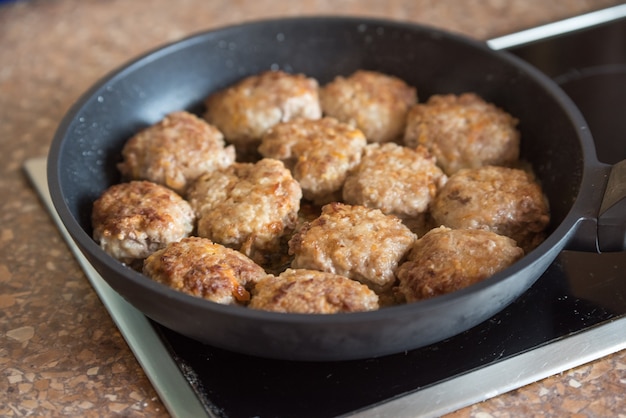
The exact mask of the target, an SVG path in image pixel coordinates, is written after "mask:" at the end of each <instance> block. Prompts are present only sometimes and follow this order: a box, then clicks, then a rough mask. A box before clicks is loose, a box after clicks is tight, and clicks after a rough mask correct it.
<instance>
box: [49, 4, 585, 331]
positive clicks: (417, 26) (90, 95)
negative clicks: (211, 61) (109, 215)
mask: <svg viewBox="0 0 626 418" xmlns="http://www.w3.org/2000/svg"><path fill="white" fill-rule="evenodd" d="M322 21H323V22H325V23H326V22H329V21H333V22H334V23H336V24H345V23H351V24H360V25H363V24H365V25H374V26H376V25H378V26H386V27H392V28H400V29H404V30H408V31H416V30H417V31H426V32H429V33H430V34H431V36H436V37H442V38H448V39H452V40H454V41H455V42H461V43H464V44H469V45H470V46H471V47H473V48H478V49H482V50H484V51H486V52H488V53H490V54H494V55H498V56H499V57H500V59H504V60H507V61H509V62H510V63H511V64H513V65H514V66H516V67H518V68H520V69H521V70H522V71H524V72H525V73H526V74H527V75H529V76H530V77H531V78H533V80H534V81H535V82H538V83H539V84H541V86H542V87H543V88H545V89H546V90H547V91H549V92H550V94H551V95H552V96H553V98H555V99H556V100H557V101H558V103H559V104H560V105H561V107H562V108H563V109H564V110H565V111H566V112H567V114H568V116H569V117H570V119H571V120H572V122H577V123H578V127H579V129H580V130H583V131H584V130H586V131H587V132H588V129H586V123H585V121H584V119H583V117H582V114H581V113H580V111H579V110H578V109H577V107H576V106H575V105H574V104H573V102H572V101H571V99H569V98H568V97H567V95H566V94H565V93H564V92H563V91H561V90H560V88H558V86H557V85H556V84H555V83H554V82H553V81H552V80H550V79H549V78H548V77H547V76H545V75H544V74H543V73H541V72H540V71H539V70H537V69H535V68H534V67H533V66H531V65H530V64H528V63H526V62H524V61H522V60H521V59H519V58H517V57H515V56H513V55H512V54H510V53H508V52H506V51H494V50H492V49H491V48H489V47H488V46H487V45H486V44H485V43H484V42H481V41H478V40H475V39H472V38H470V37H467V36H464V35H461V34H457V33H455V32H451V31H448V30H443V29H439V28H435V27H433V26H429V25H426V24H422V23H414V22H408V21H403V20H394V19H385V18H374V17H367V16H365V17H359V16H335V15H315V16H304V17H284V18H270V19H258V20H250V21H245V22H242V23H237V24H231V25H225V26H221V27H216V28H211V29H208V30H202V31H198V32H196V33H193V34H191V35H188V36H185V37H183V38H181V39H179V40H175V41H172V42H168V43H165V44H163V45H161V46H157V47H155V48H152V49H150V50H148V51H147V52H145V53H143V54H140V55H139V56H137V57H135V58H133V59H131V60H129V61H127V62H126V63H123V64H121V65H120V66H118V67H117V68H116V69H114V70H112V71H111V72H109V73H108V74H106V75H105V76H103V77H101V78H100V79H99V80H98V81H97V82H96V83H94V84H93V85H92V86H91V87H90V88H89V89H88V90H86V91H85V92H84V93H83V94H82V95H81V96H80V97H79V98H78V100H77V101H76V102H75V103H74V104H73V105H72V107H71V108H70V109H69V110H68V112H67V113H66V114H65V116H64V117H63V119H62V120H61V123H60V124H59V127H58V128H57V130H56V132H55V135H54V137H53V140H52V143H51V147H50V151H49V154H48V165H47V167H48V168H47V170H48V187H49V190H50V193H51V195H52V197H53V203H54V206H55V209H56V211H57V213H58V214H59V216H60V218H61V220H62V222H63V224H64V225H65V227H66V228H67V229H68V231H69V232H70V235H71V237H72V239H73V240H74V241H75V242H76V243H77V244H78V246H79V248H80V250H81V251H82V252H83V253H85V255H86V256H87V258H88V259H90V262H92V261H93V260H91V259H92V258H95V259H96V260H97V261H98V262H99V263H102V264H104V265H106V266H107V267H108V268H110V269H111V270H112V271H113V272H114V273H115V274H119V275H120V276H123V277H126V278H128V279H130V280H132V281H133V283H134V284H135V285H137V286H139V287H147V288H148V289H149V290H150V291H153V292H156V293H157V294H158V295H159V296H160V297H164V298H169V299H171V298H174V299H179V300H180V302H181V303H184V304H187V305H191V306H192V307H193V308H194V309H200V310H202V311H207V312H216V313H219V314H224V315H229V316H236V317H240V318H241V319H246V320H262V321H268V322H280V323H285V324H287V323H298V324H305V323H306V324H312V323H315V324H320V325H322V324H325V323H341V322H346V323H350V322H360V321H365V320H367V321H371V320H373V319H379V320H385V319H388V318H389V317H395V316H396V315H398V314H400V315H406V314H407V313H410V312H411V311H416V312H417V311H419V312H427V311H428V310H430V309H435V308H438V307H439V305H445V304H454V303H455V302H456V301H457V300H459V299H463V298H465V297H466V296H468V295H471V294H473V293H479V292H480V291H482V290H483V289H484V288H486V287H490V286H492V285H493V284H495V283H499V282H502V281H506V280H508V279H511V278H512V277H513V276H514V275H515V274H514V273H516V272H518V271H520V270H523V269H525V268H527V267H528V266H530V265H531V264H534V263H535V262H537V261H539V259H540V258H542V257H545V256H546V254H548V253H549V252H552V251H553V250H554V248H559V251H560V249H562V248H563V246H564V245H565V243H566V241H567V239H568V235H571V233H572V230H573V229H574V227H575V224H576V223H577V222H578V221H579V216H578V215H577V214H576V213H575V212H576V208H577V206H578V202H579V200H580V188H579V190H578V192H577V194H576V198H575V199H574V202H573V203H572V205H571V207H570V210H569V212H568V214H567V215H566V216H565V217H564V218H563V220H562V221H561V223H560V224H559V225H557V226H556V227H555V229H554V230H553V231H552V233H550V235H549V236H548V237H547V238H546V240H544V241H543V242H542V243H541V244H540V245H539V246H538V247H537V248H535V249H534V250H533V251H531V252H530V253H529V254H526V255H525V256H524V257H523V258H522V259H520V260H519V261H517V262H516V263H515V264H513V265H512V266H510V267H508V268H506V269H504V270H502V271H500V272H498V273H496V274H494V275H493V276H491V277H490V278H488V279H486V280H483V281H481V282H479V283H476V284H474V285H472V286H469V287H467V288H465V289H461V290H458V291H455V292H452V293H449V294H446V295H442V296H438V297H435V298H432V299H428V300H424V301H420V302H416V303H410V304H404V305H398V306H391V307H385V308H382V309H380V310H376V311H369V312H354V313H345V314H335V315H319V314H296V313H278V312H269V311H261V310H253V309H249V308H243V307H241V306H230V305H222V304H218V303H214V302H211V301H207V300H204V299H201V298H198V297H194V296H191V295H188V294H185V293H182V292H179V291H176V290H174V289H171V288H170V287H168V286H166V285H163V284H160V283H157V282H154V281H152V280H150V279H149V278H148V277H146V276H144V275H143V274H141V273H139V272H136V271H134V270H132V269H130V268H128V267H126V266H124V265H123V264H122V263H120V262H118V261H117V260H115V259H114V258H113V257H111V256H110V255H108V254H106V253H105V252H104V251H103V250H102V249H101V248H100V247H99V246H98V245H97V244H96V243H95V241H93V239H92V237H91V236H89V235H88V234H87V232H86V231H85V230H84V229H83V228H82V227H81V226H80V224H79V222H78V221H77V220H76V218H75V217H74V215H73V214H72V212H71V211H70V210H69V207H68V206H67V204H66V203H65V196H64V192H63V189H62V187H61V182H60V178H61V176H60V170H61V167H60V164H59V158H60V157H61V156H62V155H63V149H64V147H65V146H67V142H66V141H65V137H66V135H67V134H68V132H70V127H71V125H72V124H73V123H74V122H75V121H76V120H77V119H78V117H79V114H80V111H81V109H83V108H84V107H85V106H86V105H87V104H88V103H89V102H90V101H91V100H95V98H96V97H97V96H98V93H99V92H100V91H102V90H103V89H104V88H106V86H107V85H109V84H112V83H114V82H117V81H119V80H120V79H123V78H124V77H125V76H126V75H127V74H128V73H130V72H133V71H136V70H137V69H139V68H142V67H143V66H145V65H149V64H150V62H151V61H154V60H157V59H159V58H162V57H164V56H166V55H168V54H172V53H174V52H176V51H179V50H182V49H185V48H189V47H190V46H191V45H195V44H197V43H202V42H207V41H208V40H209V38H212V37H216V36H219V35H223V34H226V33H228V32H229V31H236V30H246V29H247V28H249V27H251V26H267V25H272V24H279V23H285V22H300V23H304V22H308V23H315V22H322ZM276 31H277V32H280V29H279V28H277V29H276ZM581 127H582V128H581ZM581 135H583V136H585V135H584V132H579V141H578V142H579V143H580V146H581V150H582V155H583V160H584V161H583V170H584V171H587V166H588V162H589V160H590V159H591V160H593V158H594V156H595V149H594V148H593V143H592V142H591V143H590V141H589V140H585V139H584V138H583V137H581ZM587 136H589V138H590V135H589V134H587ZM584 177H585V173H583V176H582V178H583V179H584ZM582 184H583V182H582V181H581V187H582ZM103 275H104V274H103ZM105 279H106V277H105Z"/></svg>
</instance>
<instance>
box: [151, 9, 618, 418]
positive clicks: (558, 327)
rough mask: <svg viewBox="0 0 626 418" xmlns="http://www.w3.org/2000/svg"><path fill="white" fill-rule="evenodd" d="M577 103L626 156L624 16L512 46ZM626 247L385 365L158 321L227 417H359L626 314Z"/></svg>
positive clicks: (559, 274)
mask: <svg viewBox="0 0 626 418" xmlns="http://www.w3.org/2000/svg"><path fill="white" fill-rule="evenodd" d="M509 50H510V51H511V52H513V53H514V54H517V55H518V56H520V57H522V58H523V59H525V60H527V61H528V62H530V63H531V64H533V65H535V66H537V67H538V68H539V69H541V70H542V71H544V72H545V73H546V74H548V75H549V76H550V77H552V78H554V79H555V81H557V82H558V83H559V84H560V85H561V86H562V87H563V88H564V90H565V91H566V92H567V93H568V94H569V95H570V96H571V97H572V99H573V100H574V101H575V102H576V103H577V105H578V106H579V108H580V109H581V111H582V112H583V114H584V116H585V118H586V119H587V120H588V123H589V125H590V128H591V131H592V133H593V135H594V137H595V140H596V147H597V153H598V156H599V159H600V160H601V161H603V162H606V163H616V162H617V161H620V160H622V159H625V158H626V126H625V123H626V117H625V116H626V114H624V109H626V102H625V100H624V97H626V18H622V19H619V20H616V21H613V22H610V23H605V24H602V25H600V26H596V27H593V28H591V29H585V30H578V31H576V32H572V33H568V34H564V35H560V36H556V37H551V38H549V39H544V40H541V41H534V42H530V43H528V44H525V45H524V46H520V47H514V48H510V49H509ZM625 276H626V252H618V253H605V254H594V253H580V252H570V251H564V252H563V253H561V254H560V255H559V256H558V258H557V259H556V261H555V262H554V263H553V264H552V265H551V266H550V268H549V269H548V270H547V271H546V273H545V274H544V275H543V276H542V277H541V278H540V279H539V280H538V281H537V282H536V284H535V285H534V286H533V287H532V288H531V289H530V290H528V291H527V292H526V293H525V294H524V295H523V296H521V297H520V298H519V299H518V300H517V301H516V302H514V303H513V304H512V305H511V306H509V307H508V308H507V309H505V310H504V311H502V312H501V313H499V314H498V315H496V316H494V317H493V318H491V319H490V320H488V321H486V322H484V323H482V324H480V325H479V326H476V327H475V328H473V329H470V330H469V331H467V332H464V333H462V334H460V335H457V336H455V337H453V338H450V339H448V340H445V341H443V342H440V343H437V344H434V345H431V346H428V347H424V348H421V349H417V350H413V351H409V352H405V353H400V354H396V355H391V356H386V357H382V358H376V359H369V360H359V361H347V362H329V363H319V362H314V363H307V362H286V361H278V360H267V359H261V358H255V357H250V356H245V355H241V354H236V353H232V352H228V351H224V350H221V349H217V348H214V347H210V346H207V345H203V344H200V343H198V342H196V341H193V340H191V339H188V338H185V337H183V336H180V335H178V334H176V333H174V332H172V331H170V330H168V329H165V328H163V327H161V326H159V325H157V324H153V325H154V327H155V329H156V330H157V332H158V333H159V335H160V336H161V337H162V339H163V341H164V343H165V345H166V347H167V348H168V350H169V352H170V354H171V355H172V357H173V358H174V360H175V361H176V363H177V364H178V366H179V367H180V369H181V370H182V372H183V374H184V375H185V377H186V378H187V380H188V381H189V382H190V384H191V386H192V387H193V390H194V391H195V392H196V395H197V396H198V398H199V399H200V401H201V403H202V404H203V406H204V407H205V408H206V411H207V414H209V415H212V416H218V417H295V416H298V417H315V418H322V417H331V416H338V415H346V414H352V413H354V412H355V411H360V410H363V409H367V408H369V407H370V406H372V405H376V404H380V403H384V402H386V401H388V400H390V399H396V398H398V397H402V396H405V395H407V394H410V393H414V392H416V391H419V390H422V389H424V388H427V387H429V386H431V385H434V384H437V383H438V382H442V381H448V380H451V379H454V378H455V377H457V376H461V375H464V374H466V373H468V372H470V371H472V370H476V369H479V368H483V367H485V366H488V365H491V364H494V363H497V362H501V361H503V360H505V359H508V358H511V357H514V356H517V355H519V354H520V353H524V352H527V351H529V350H532V349H535V348H537V347H541V346H545V345H546V344H551V343H554V342H555V341H559V340H563V339H565V338H569V337H571V336H572V335H576V334H577V333H580V332H583V331H585V330H589V329H591V328H594V327H598V326H602V325H603V324H607V323H610V322H611V321H613V320H615V319H618V318H622V317H624V316H626V278H625Z"/></svg>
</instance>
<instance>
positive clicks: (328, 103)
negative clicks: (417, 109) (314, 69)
mask: <svg viewBox="0 0 626 418" xmlns="http://www.w3.org/2000/svg"><path fill="white" fill-rule="evenodd" d="M320 102H321V104H322V111H323V113H324V114H325V115H327V116H332V117H334V118H337V119H339V120H340V121H342V122H346V123H350V124H353V125H354V126H356V127H357V128H359V129H360V130H361V131H363V133H364V134H365V137H366V138H367V140H368V142H389V141H394V140H397V139H401V138H402V135H403V133H404V129H405V125H406V115H407V111H408V110H409V108H410V107H411V106H412V105H414V104H415V103H416V102H417V91H416V89H415V88H414V87H411V86H409V85H408V84H406V83H405V82H404V81H403V80H401V79H399V78H397V77H394V76H391V75H387V74H383V73H380V72H376V71H365V70H359V71H356V72H354V73H353V74H351V75H350V76H349V77H341V76H338V77H336V78H335V79H334V80H333V81H331V82H330V83H328V84H326V85H325V86H324V87H323V88H322V89H321V90H320Z"/></svg>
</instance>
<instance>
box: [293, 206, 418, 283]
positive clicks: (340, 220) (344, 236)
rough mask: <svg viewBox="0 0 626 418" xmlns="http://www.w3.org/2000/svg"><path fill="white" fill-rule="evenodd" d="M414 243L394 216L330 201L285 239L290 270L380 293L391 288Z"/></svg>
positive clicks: (408, 232) (412, 237)
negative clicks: (307, 271) (330, 276)
mask: <svg viewBox="0 0 626 418" xmlns="http://www.w3.org/2000/svg"><path fill="white" fill-rule="evenodd" d="M415 239H416V236H415V234H414V233H412V232H411V231H410V230H409V229H408V228H407V227H406V226H405V225H404V224H402V222H401V221H400V219H398V218H397V217H395V216H391V215H385V214H383V213H382V212H381V211H380V210H378V209H369V208H366V207H364V206H351V205H345V204H342V203H337V202H335V203H330V204H328V205H325V206H324V207H322V214H321V215H320V216H319V217H318V218H316V219H315V220H313V221H311V222H309V223H307V224H305V225H304V226H303V227H302V228H301V229H300V230H298V232H296V234H295V235H294V236H293V238H292V239H291V240H290V241H289V252H290V254H293V255H295V257H294V260H293V262H292V264H291V266H292V267H293V268H304V269H311V270H320V271H325V272H328V273H334V274H339V275H342V276H346V277H348V278H350V279H353V280H358V281H360V282H362V283H364V284H366V285H368V286H369V287H370V288H371V289H372V290H374V291H375V292H377V293H381V292H384V291H386V290H388V289H389V288H391V286H392V285H393V283H394V281H395V276H394V272H395V270H396V268H397V267H398V263H399V262H400V261H401V260H402V259H403V257H404V256H405V254H406V253H407V251H408V250H409V248H410V247H411V245H412V244H413V242H414V241H415Z"/></svg>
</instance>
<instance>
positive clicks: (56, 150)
mask: <svg viewBox="0 0 626 418" xmlns="http://www.w3.org/2000/svg"><path fill="white" fill-rule="evenodd" d="M270 69H281V70H284V71H288V72H294V73H305V74H307V75H308V76H312V77H315V78H316V79H317V80H318V81H319V82H320V84H324V83H326V82H328V81H330V80H332V78H333V77H335V76H336V75H348V74H350V73H351V72H353V71H355V70H357V69H369V70H377V71H381V72H384V73H388V74H393V75H396V76H398V77H400V78H402V79H404V80H405V81H407V82H408V83H409V84H412V85H413V86H415V87H416V88H417V91H418V96H419V99H420V101H424V100H426V99H427V98H428V96H430V95H432V94H435V93H462V92H475V93H478V94H479V95H481V96H482V97H483V98H485V99H486V100H488V101H491V102H493V103H495V104H496V105H498V106H500V107H502V108H504V109H505V110H507V111H508V112H510V113H511V114H513V115H514V116H515V117H517V118H518V119H519V120H520V123H519V128H520V130H521V133H522V158H523V159H525V160H528V161H529V162H531V164H532V165H533V168H534V169H535V171H536V173H537V174H538V176H539V178H540V179H541V181H542V184H543V187H544V190H545V192H546V194H547V195H548V197H549V201H550V206H551V211H552V225H551V229H552V230H554V229H555V228H556V227H557V226H559V225H560V224H561V223H562V222H563V221H564V219H566V217H567V215H568V213H569V212H570V210H571V208H572V204H573V202H574V201H575V199H576V196H577V193H578V190H579V188H580V185H581V179H582V174H583V167H584V159H583V157H584V153H585V151H584V149H585V147H586V146H587V145H586V144H584V143H583V141H582V140H581V137H580V132H579V127H578V125H579V124H580V123H581V122H580V121H578V120H577V119H576V118H575V116H576V115H574V116H572V110H571V109H570V108H569V107H568V106H570V104H569V102H567V101H566V100H565V99H564V97H563V95H562V94H561V93H560V91H559V90H558V89H557V88H556V86H553V85H552V84H551V83H550V82H549V81H548V80H547V78H545V77H543V76H541V75H540V74H539V73H538V72H536V71H534V70H533V69H532V68H530V67H529V66H527V65H525V64H524V63H521V62H520V61H519V60H517V59H515V58H513V57H511V56H508V55H506V54H503V53H496V52H493V51H491V50H489V49H488V48H487V47H486V46H483V45H482V44H480V43H478V42H473V41H469V40H466V39H463V38H461V37H457V36H454V35H449V34H445V33H441V32H440V31H438V30H435V29H431V28H424V27H419V26H415V25H409V24H403V23H392V22H386V21H378V20H371V19H357V18H304V19H291V20H289V19H287V20H277V21H266V22H256V23H250V24H245V25H240V26H235V27H231V28H226V29H222V30H217V31H213V32H208V33H204V34H199V35H197V36H194V37H191V38H188V39H185V40H182V41H180V42H178V43H175V44H172V45H170V46H167V47H165V48H163V49H160V50H158V51H155V52H152V53H150V54H148V55H146V56H144V57H142V58H140V59H138V60H137V61H135V62H133V63H131V64H130V65H128V66H127V67H125V68H124V69H122V70H119V71H117V72H114V73H112V74H111V75H110V76H109V77H107V78H106V79H104V80H103V81H102V82H100V83H99V84H98V85H96V86H95V87H94V88H92V89H91V90H90V91H89V92H87V93H86V94H85V95H84V96H83V98H81V99H80V100H79V102H78V103H77V104H76V105H75V106H74V108H73V109H72V110H71V111H70V113H69V114H68V115H67V117H66V119H65V120H64V121H63V123H62V125H61V126H60V128H59V130H58V132H57V135H56V137H55V139H54V142H53V145H52V148H51V152H50V160H49V166H50V172H49V176H50V177H51V180H50V181H51V183H50V184H51V193H52V195H53V200H55V204H56V205H57V208H58V209H59V214H60V215H61V218H62V219H63V221H64V222H65V223H66V226H67V227H68V230H69V231H70V233H71V234H72V235H73V236H74V238H75V239H76V240H77V242H78V244H79V247H81V248H83V250H85V249H87V250H86V252H88V253H89V252H92V254H87V255H88V258H90V259H91V260H92V261H93V260H95V259H96V258H97V259H99V260H100V261H101V262H100V263H97V262H96V267H97V268H99V269H100V271H101V273H103V276H104V277H105V279H107V280H109V281H110V283H112V285H113V287H114V288H116V290H118V291H119V292H120V293H122V295H123V296H125V297H126V298H127V299H129V300H131V302H134V304H139V305H142V306H141V308H142V309H143V310H146V304H148V305H149V301H147V300H145V299H146V298H148V297H149V295H147V296H146V295H142V296H137V297H141V298H143V299H144V300H142V301H141V302H136V301H133V296H132V295H130V292H131V290H127V289H124V288H119V286H116V284H119V283H120V282H121V281H120V280H123V279H120V278H119V277H114V276H119V275H120V273H119V272H120V271H121V270H120V269H119V268H118V267H117V266H115V267H112V266H113V264H115V263H116V262H114V261H113V259H110V260H106V257H104V256H102V255H96V256H95V257H94V254H93V252H95V251H97V250H94V248H95V247H94V246H93V244H92V243H88V242H87V241H90V240H91V238H90V236H91V222H90V216H91V208H92V202H93V201H94V200H95V199H96V198H97V197H98V196H99V195H100V194H101V193H102V192H103V191H104V189H105V188H107V187H108V186H110V185H111V184H113V183H116V182H118V181H119V174H118V171H117V169H116V163H117V162H119V160H120V150H121V148H122V146H123V144H124V142H125V141H126V140H127V139H128V138H129V137H130V136H131V135H132V134H133V133H135V132H137V131H138V130H140V129H142V128H144V127H146V126H148V125H150V124H152V123H155V122H156V121H158V120H160V119H161V118H162V117H163V116H164V115H166V114H167V113H169V112H172V111H175V110H179V109H187V110H191V111H193V112H196V113H200V112H201V111H202V101H203V99H204V98H205V97H206V96H207V95H208V94H209V93H211V92H212V91H215V90H217V89H220V88H223V87H225V86H227V85H229V84H232V83H233V82H235V81H237V80H239V79H241V78H242V77H244V76H248V75H251V74H255V73H258V72H261V71H265V70H270ZM564 100H565V101H564ZM574 113H575V112H574ZM573 117H574V119H572V118H573ZM66 211H67V213H66ZM540 249H541V247H540ZM103 257H104V258H103ZM538 257H540V256H538ZM102 260H104V261H102ZM544 264H545V263H544ZM532 270H533V271H532V272H530V273H529V274H530V275H531V276H535V277H529V278H526V279H524V280H526V283H524V284H523V285H517V286H518V287H519V289H521V290H520V291H523V290H524V289H525V288H527V287H529V286H530V285H531V284H532V283H533V282H534V280H535V279H536V278H537V277H538V275H539V274H540V273H541V272H540V271H535V270H541V268H536V267H535V268H533V269H532ZM107 276H108V277H107ZM146 280H147V279H146ZM135 290H136V289H135V288H133V290H132V291H135ZM512 298H514V296H511V295H507V297H506V298H503V300H502V301H501V302H498V303H499V304H500V305H502V304H507V303H510V302H511V299H512ZM505 299H506V300H505ZM498 303H496V304H495V305H498ZM503 307H504V306H494V308H493V309H492V311H493V312H483V313H481V314H480V315H478V316H476V317H472V316H471V315H463V318H466V319H467V321H466V322H467V323H463V324H461V322H463V321H457V322H458V323H459V325H457V326H456V327H453V328H451V329H450V330H448V331H447V332H443V333H441V336H442V338H445V337H446V336H450V335H453V334H454V333H456V332H460V331H462V330H463V329H467V328H469V327H470V326H472V325H473V324H476V323H477V321H478V322H480V321H482V320H484V319H486V317H488V316H490V315H491V314H493V313H495V312H497V310H499V309H501V308H503ZM147 313H148V315H149V316H152V317H153V318H154V317H156V318H157V320H159V319H160V320H161V321H160V322H162V318H159V313H158V312H155V311H152V312H147ZM374 314H375V313H374ZM166 325H169V326H171V327H173V328H174V329H176V321H173V322H172V323H169V324H166ZM190 327H192V326H191V325H190V326H188V327H186V328H185V327H182V328H184V329H178V330H179V331H181V332H183V333H186V334H187V335H191V336H192V337H195V338H199V336H198V334H197V333H195V334H194V333H193V332H190V331H188V330H189V328H190ZM463 327H464V328H463ZM200 339H202V338H200ZM432 339H433V338H432V337H431V338H430V341H431V342H432ZM204 340H205V341H207V340H208V341H207V342H214V341H212V339H211V338H204ZM426 342H428V341H426ZM216 343H217V344H218V345H220V344H221V342H220V341H217V342H216ZM222 345H224V346H227V348H232V347H229V346H228V344H227V343H224V344H222ZM418 345H420V343H419V342H417V343H416V342H405V343H402V344H396V345H395V346H394V347H396V349H397V347H405V348H406V347H411V346H418ZM421 345H423V344H421ZM392 350H393V349H392ZM385 351H389V349H387V350H385V349H383V350H377V351H375V352H376V353H381V352H385ZM360 356H362V355H360ZM339 357H341V356H339ZM344 357H346V356H344ZM348 357H349V356H348Z"/></svg>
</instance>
